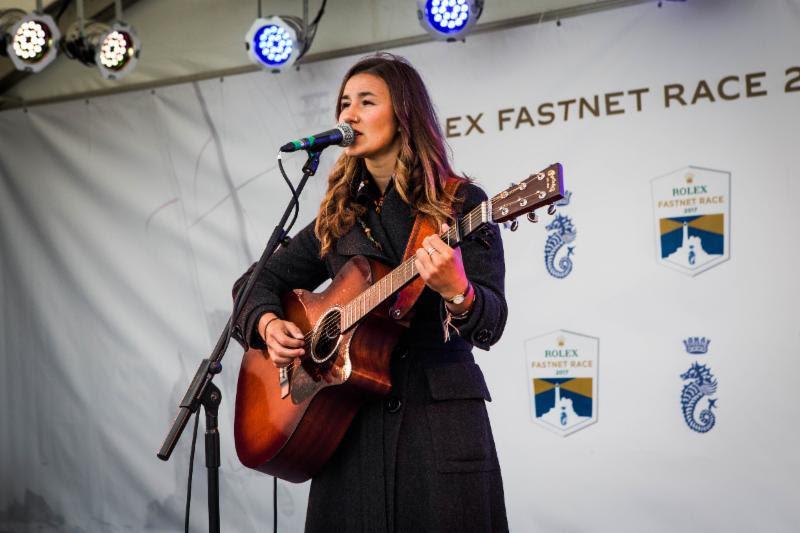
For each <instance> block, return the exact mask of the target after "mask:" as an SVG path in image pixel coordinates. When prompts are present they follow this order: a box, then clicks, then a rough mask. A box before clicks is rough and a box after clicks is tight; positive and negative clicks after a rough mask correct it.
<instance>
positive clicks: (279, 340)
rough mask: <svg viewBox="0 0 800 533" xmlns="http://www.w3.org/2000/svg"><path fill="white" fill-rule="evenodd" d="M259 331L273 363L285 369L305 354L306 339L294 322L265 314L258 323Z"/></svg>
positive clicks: (271, 314)
mask: <svg viewBox="0 0 800 533" xmlns="http://www.w3.org/2000/svg"><path fill="white" fill-rule="evenodd" d="M258 331H259V334H260V335H261V337H262V338H263V339H264V342H265V343H266V345H267V353H268V354H269V358H270V359H272V363H273V364H274V365H275V366H276V367H278V368H283V367H285V366H289V365H290V364H291V363H292V361H293V360H294V359H295V358H296V357H300V356H301V355H303V354H304V353H305V350H304V349H303V346H304V345H305V340H304V339H305V337H304V336H303V332H302V331H300V328H298V327H297V325H296V324H295V323H294V322H289V321H288V320H281V319H280V318H278V317H277V315H275V314H274V313H265V314H264V315H263V316H262V317H261V318H260V319H259V321H258Z"/></svg>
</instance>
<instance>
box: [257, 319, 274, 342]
mask: <svg viewBox="0 0 800 533" xmlns="http://www.w3.org/2000/svg"><path fill="white" fill-rule="evenodd" d="M273 320H278V317H277V316H274V317H272V318H270V319H269V320H267V323H266V324H264V334H263V335H261V338H262V339H264V342H267V328H268V327H269V325H270V324H272V321H273Z"/></svg>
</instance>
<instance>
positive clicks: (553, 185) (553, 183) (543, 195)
mask: <svg viewBox="0 0 800 533" xmlns="http://www.w3.org/2000/svg"><path fill="white" fill-rule="evenodd" d="M563 172H564V171H563V168H562V167H561V163H555V164H552V165H550V166H549V167H547V168H546V169H544V170H542V171H541V172H538V173H536V174H531V175H530V176H528V177H527V178H526V179H524V180H523V181H521V182H519V183H518V184H516V185H512V186H511V187H509V188H508V189H506V190H505V191H503V192H501V193H500V194H498V195H497V196H495V197H494V198H492V213H491V219H492V222H494V223H496V224H499V223H501V222H505V221H507V220H512V219H515V218H517V217H518V216H520V215H524V214H526V213H530V212H532V211H533V210H534V209H539V208H540V207H544V206H546V205H551V204H554V203H555V202H557V201H559V200H561V199H562V198H564V174H563Z"/></svg>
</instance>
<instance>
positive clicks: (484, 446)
mask: <svg viewBox="0 0 800 533" xmlns="http://www.w3.org/2000/svg"><path fill="white" fill-rule="evenodd" d="M425 375H426V378H427V381H428V388H429V391H430V398H431V400H430V402H429V403H428V405H427V406H426V411H427V416H428V423H429V425H430V429H431V440H432V444H433V451H434V455H435V457H436V464H437V470H438V471H439V472H482V471H489V470H496V469H497V468H499V467H498V463H497V454H496V452H495V448H494V439H493V438H492V430H491V427H490V426H489V415H488V414H487V412H486V401H491V396H490V395H489V390H488V388H487V387H486V381H485V380H484V378H483V373H482V372H481V369H480V368H479V367H478V365H476V364H475V363H472V362H462V363H451V364H445V365H437V366H431V367H427V368H425Z"/></svg>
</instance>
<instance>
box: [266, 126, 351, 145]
mask: <svg viewBox="0 0 800 533" xmlns="http://www.w3.org/2000/svg"><path fill="white" fill-rule="evenodd" d="M355 140H356V134H355V133H354V132H353V128H351V127H350V124H347V123H346V122H342V123H341V124H337V125H336V127H335V128H334V129H332V130H328V131H323V132H322V133H317V134H316V135H310V136H308V137H303V138H302V139H297V140H296V141H292V142H288V143H286V144H284V145H283V146H281V152H296V151H297V150H314V151H317V152H319V151H322V150H323V149H325V148H327V147H328V146H331V145H332V144H335V145H337V146H350V145H351V144H353V142H354V141H355Z"/></svg>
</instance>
